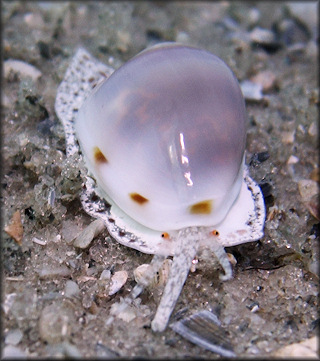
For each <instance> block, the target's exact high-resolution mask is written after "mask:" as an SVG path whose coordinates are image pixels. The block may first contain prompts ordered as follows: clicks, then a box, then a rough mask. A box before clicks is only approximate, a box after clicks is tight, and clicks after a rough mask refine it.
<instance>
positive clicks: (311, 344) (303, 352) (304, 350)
mask: <svg viewBox="0 0 320 361" xmlns="http://www.w3.org/2000/svg"><path fill="white" fill-rule="evenodd" d="M318 343H319V339H318V338H317V337H316V336H314V337H312V338H309V339H307V340H304V341H301V342H297V343H293V344H291V345H287V346H284V347H282V348H280V349H279V350H277V351H276V352H275V353H274V354H273V356H274V357H281V358H286V359H288V358H300V359H303V360H305V359H317V360H319V355H318V352H317V351H318Z"/></svg>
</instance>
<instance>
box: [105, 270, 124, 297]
mask: <svg viewBox="0 0 320 361" xmlns="http://www.w3.org/2000/svg"><path fill="white" fill-rule="evenodd" d="M127 279H128V273H127V271H118V272H115V273H114V275H113V276H112V277H111V284H110V286H109V296H112V295H114V294H115V293H117V292H118V291H119V290H120V288H122V286H123V285H124V284H125V283H126V282H127Z"/></svg>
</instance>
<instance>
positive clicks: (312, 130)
mask: <svg viewBox="0 0 320 361" xmlns="http://www.w3.org/2000/svg"><path fill="white" fill-rule="evenodd" d="M317 133H318V127H317V125H316V122H312V123H311V124H310V126H309V129H308V134H309V135H310V136H311V137H315V136H316V135H317Z"/></svg>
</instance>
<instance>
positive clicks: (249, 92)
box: [240, 80, 263, 101]
mask: <svg viewBox="0 0 320 361" xmlns="http://www.w3.org/2000/svg"><path fill="white" fill-rule="evenodd" d="M240 87H241V90H242V94H243V96H244V97H245V99H247V100H254V101H259V100H262V99H263V94H262V85H261V84H258V83H254V82H253V81H250V80H243V81H242V82H241V83H240Z"/></svg>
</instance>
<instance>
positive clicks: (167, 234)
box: [161, 232, 170, 239]
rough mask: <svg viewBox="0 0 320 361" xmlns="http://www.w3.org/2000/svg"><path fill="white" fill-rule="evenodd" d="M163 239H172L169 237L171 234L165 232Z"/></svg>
mask: <svg viewBox="0 0 320 361" xmlns="http://www.w3.org/2000/svg"><path fill="white" fill-rule="evenodd" d="M161 237H162V238H164V239H169V238H170V235H169V233H167V232H163V233H162V235H161Z"/></svg>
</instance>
